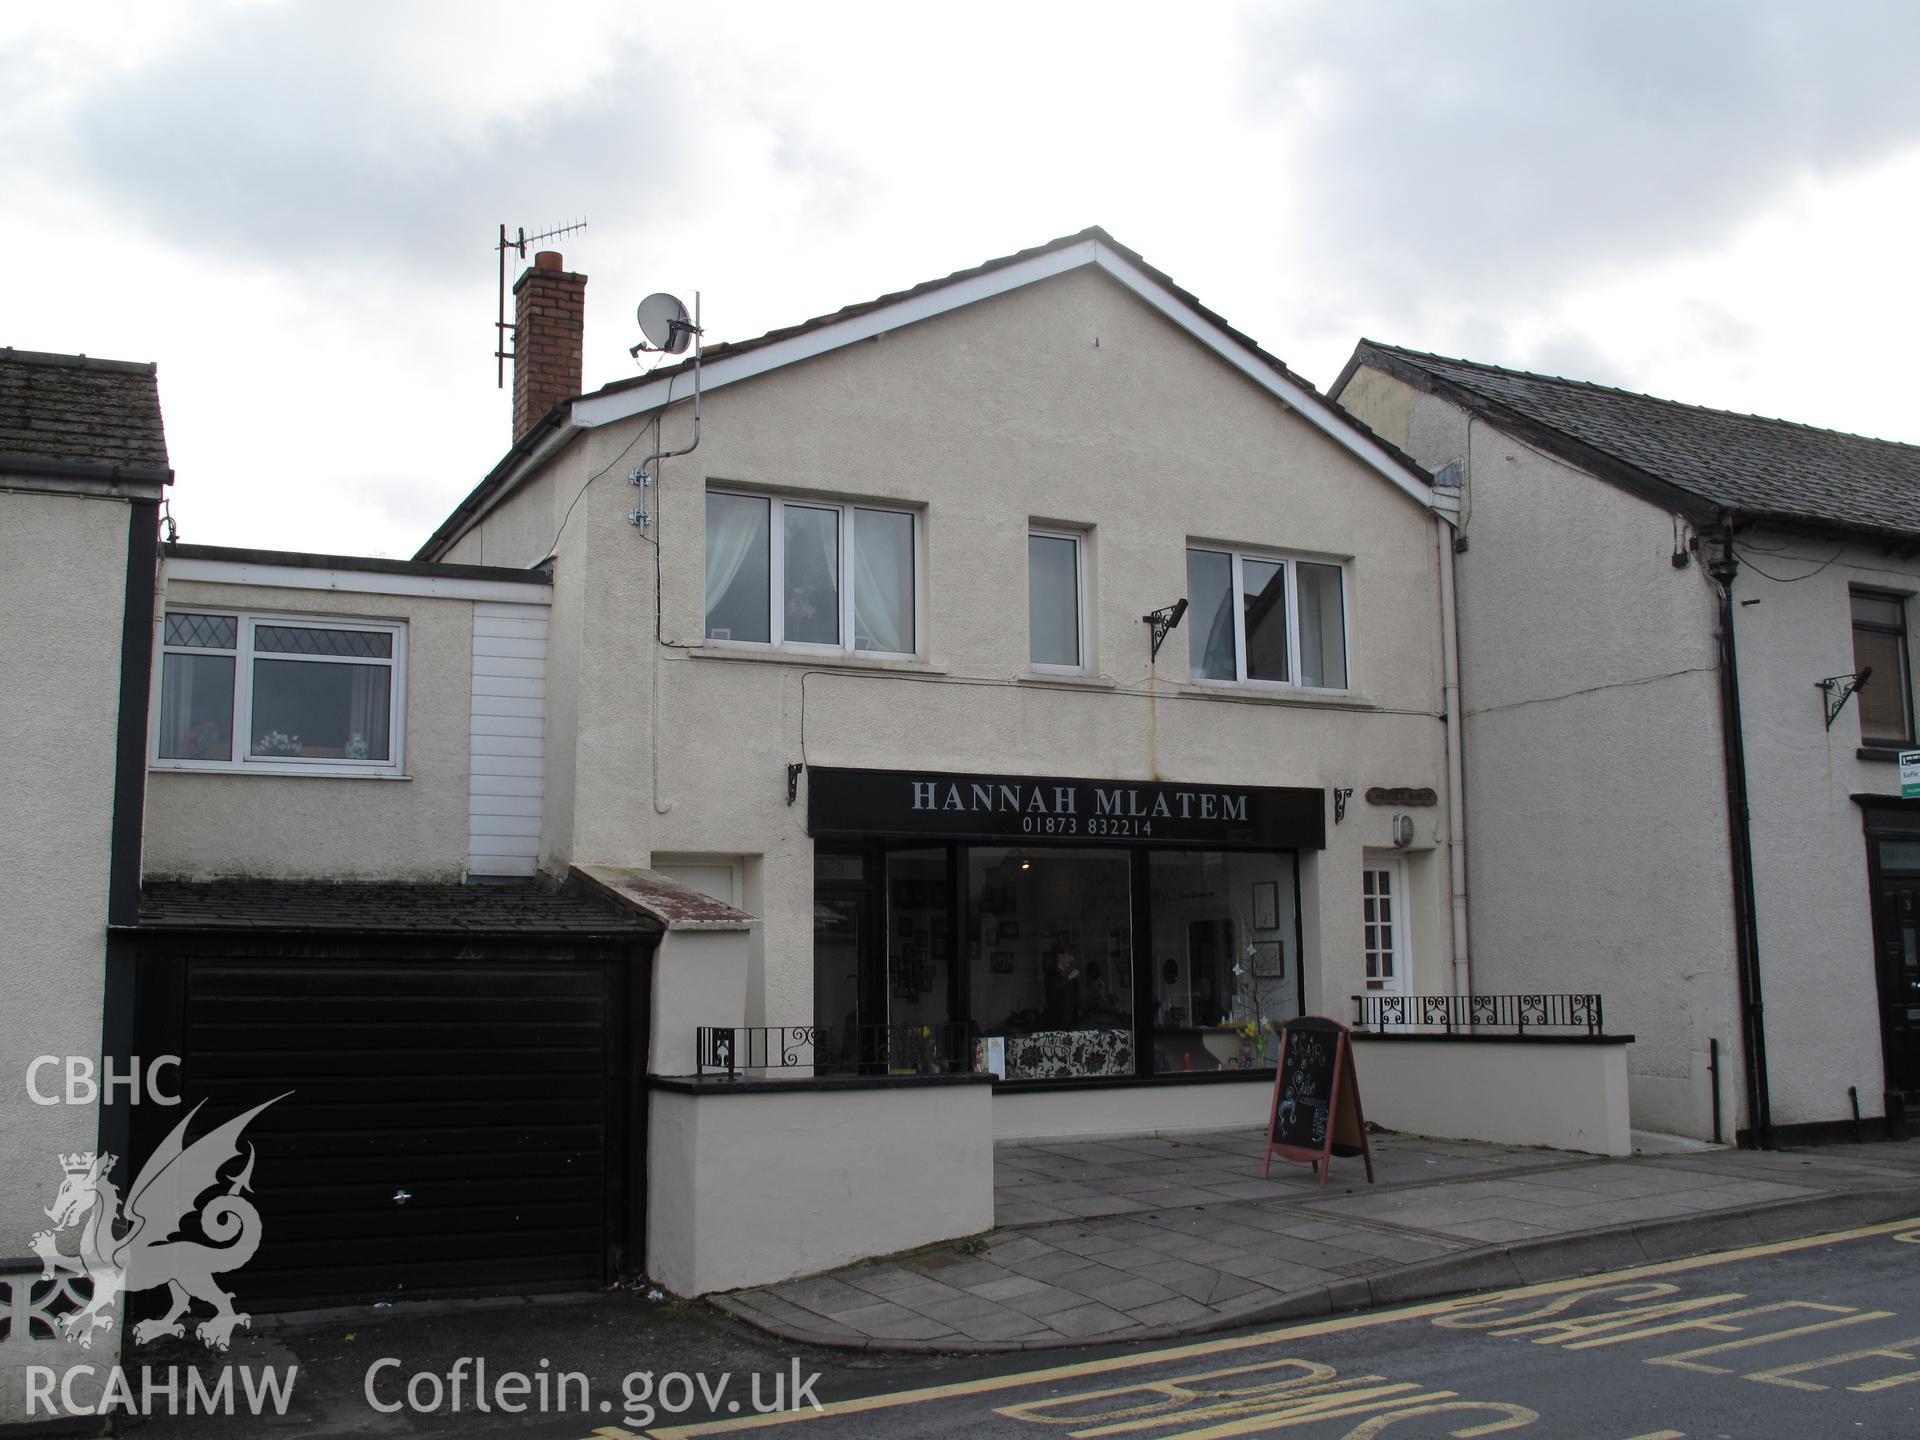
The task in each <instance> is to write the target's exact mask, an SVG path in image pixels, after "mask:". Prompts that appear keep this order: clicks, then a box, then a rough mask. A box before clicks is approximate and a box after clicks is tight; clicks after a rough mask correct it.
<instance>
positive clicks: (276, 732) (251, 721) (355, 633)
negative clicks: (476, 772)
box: [150, 608, 407, 775]
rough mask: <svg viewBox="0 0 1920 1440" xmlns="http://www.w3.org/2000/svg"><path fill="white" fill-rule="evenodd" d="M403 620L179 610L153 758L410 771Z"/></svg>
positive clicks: (257, 768) (314, 770)
mask: <svg viewBox="0 0 1920 1440" xmlns="http://www.w3.org/2000/svg"><path fill="white" fill-rule="evenodd" d="M406 656H407V627H406V625H405V624H403V623H400V622H385V621H368V620H345V619H341V620H333V619H319V618H316V617H314V616H311V615H261V614H252V613H249V612H244V611H238V612H236V611H219V610H201V609H198V608H192V609H189V608H177V609H169V610H168V611H167V613H166V616H165V617H164V619H163V620H162V622H161V634H160V664H159V667H158V670H159V673H158V675H157V676H156V677H155V691H156V694H155V700H154V725H153V740H152V750H151V754H150V759H151V763H152V764H153V766H154V767H155V768H156V769H162V770H227V771H236V770H237V771H252V772H269V773H278V774H327V773H337V774H352V775H390V774H398V773H400V763H401V745H402V738H403V735H404V731H405V725H404V716H405V710H406Z"/></svg>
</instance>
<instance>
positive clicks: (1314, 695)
mask: <svg viewBox="0 0 1920 1440" xmlns="http://www.w3.org/2000/svg"><path fill="white" fill-rule="evenodd" d="M1180 693H1181V694H1182V695H1184V696H1187V697H1188V698H1190V699H1194V700H1230V701H1240V702H1242V703H1245V702H1249V701H1250V702H1252V703H1253V704H1256V705H1301V706H1306V707H1308V708H1312V709H1320V710H1378V709H1379V708H1380V707H1379V706H1378V705H1377V704H1375V703H1374V702H1373V701H1371V700H1368V699H1366V698H1365V697H1364V696H1360V695H1355V694H1353V693H1351V692H1349V691H1320V690H1291V689H1282V688H1274V689H1271V690H1269V689H1266V688H1263V687H1260V686H1255V685H1228V684H1225V683H1221V684H1215V685H1209V684H1206V683H1204V682H1200V681H1193V680H1189V681H1188V682H1187V683H1186V684H1184V685H1182V686H1181V687H1180Z"/></svg>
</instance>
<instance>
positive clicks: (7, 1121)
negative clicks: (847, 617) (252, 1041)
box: [0, 348, 173, 1424]
mask: <svg viewBox="0 0 1920 1440" xmlns="http://www.w3.org/2000/svg"><path fill="white" fill-rule="evenodd" d="M172 479H173V470H172V468H171V466H170V465H169V463H168V460H167V442H166V435H165V432H164V430H163V428H162V425H161V420H160V397H159V388H158V382H157V380H156V378H155V369H154V367H153V366H152V365H139V364H132V363H128V362H125V361H118V360H99V359H94V358H92V357H89V356H85V355H49V354H42V353H39V352H35V351H27V350H15V349H12V348H6V349H0V617H4V621H0V658H4V662H5V667H6V674H7V677H8V679H7V683H6V684H5V685H0V734H3V735H5V736H6V737H7V752H8V758H9V761H10V763H11V770H12V773H11V775H10V777H9V780H8V786H7V794H8V801H7V805H6V807H5V811H4V815H5V824H4V825H0V916H4V917H5V924H4V926H0V986H3V987H4V988H3V989H0V996H3V997H4V998H0V1337H3V1338H5V1340H6V1342H7V1343H6V1344H4V1345H0V1424H5V1423H6V1422H7V1421H8V1420H10V1419H12V1418H14V1417H16V1416H18V1415H19V1414H20V1413H21V1406H22V1395H23V1391H22V1388H21V1387H22V1385H23V1383H24V1381H23V1378H22V1377H23V1374H24V1369H25V1367H26V1366H28V1365H30V1364H35V1363H47V1362H48V1361H49V1360H50V1359H51V1358H54V1357H56V1356H57V1355H58V1353H59V1351H60V1348H61V1346H62V1343H63V1342H62V1341H61V1340H60V1338H59V1337H58V1336H57V1335H56V1333H55V1332H54V1330H53V1324H54V1317H55V1316H56V1315H58V1314H60V1313H64V1312H65V1311H67V1310H70V1309H71V1308H73V1307H72V1305H71V1303H70V1299H69V1297H68V1295H67V1294H66V1293H64V1281H63V1279H62V1278H60V1277H56V1278H54V1279H52V1280H46V1281H43V1280H41V1278H40V1271H41V1262H40V1260H39V1259H38V1258H37V1257H35V1256H33V1255H31V1254H30V1253H29V1241H30V1238H31V1237H32V1236H33V1235H34V1234H35V1233H36V1232H38V1231H41V1230H44V1229H46V1228H47V1216H46V1207H48V1206H50V1205H52V1204H54V1200H55V1195H56V1192H58V1191H59V1189H60V1188H61V1184H62V1182H63V1181H64V1180H66V1178H67V1176H66V1172H65V1168H64V1166H63V1163H62V1161H63V1157H71V1156H80V1155H92V1154H95V1153H97V1152H100V1151H107V1150H113V1149H116V1148H117V1149H120V1150H124V1149H125V1148H126V1123H125V1122H126V1117H127V1114H128V1109H129V1107H128V1105H127V1103H126V1099H127V1092H126V1089H125V1087H123V1086H122V1087H116V1089H115V1091H114V1092H113V1093H114V1096H115V1098H116V1100H117V1102H118V1103H116V1104H115V1105H113V1106H112V1107H110V1108H106V1109H102V1108H100V1107H99V1106H98V1105H97V1104H96V1100H97V1097H98V1091H97V1090H96V1089H93V1088H90V1087H94V1086H97V1085H98V1084H99V1082H100V1081H101V1080H102V1079H103V1078H104V1077H103V1075H102V1074H101V1063H100V1062H101V1059H102V1054H103V1045H102V1036H103V1033H105V1034H106V1035H107V1036H108V1037H109V1038H108V1040H107V1045H106V1053H108V1054H112V1053H114V1048H115V1047H114V1041H113V1037H115V1036H119V1037H121V1040H122V1043H121V1045H120V1046H119V1050H120V1053H122V1054H124V1052H125V1045H124V1037H125V1035H126V1034H127V1033H128V1027H130V1025H131V1023H132V1018H133V1017H132V1014H131V1011H130V1010H129V1009H127V1008H126V1007H125V1006H124V1005H123V1004H116V1003H114V1001H115V999H116V994H117V992H116V988H115V986H114V985H113V983H112V980H113V978H114V977H116V976H117V977H119V978H120V979H121V980H125V979H126V978H128V970H129V967H130V965H131V963H132V952H131V949H130V947H129V946H128V945H127V944H126V943H125V942H124V940H122V939H119V938H114V937H115V936H116V932H114V931H112V930H110V928H109V927H110V926H122V925H127V924H130V923H131V922H132V920H133V918H134V914H135V912H136V911H137V909H138V906H139V889H140V806H141V795H142V782H143V771H144V770H145V764H144V755H143V746H144V743H145V735H146V695H147V663H148V654H149V651H150V649H151V644H152V639H151V637H152V616H153V574H154V551H155V547H156V544H157V541H158V532H159V523H158V514H159V506H160V500H161V496H162V495H163V494H164V493H165V488H166V486H167V485H168V484H170V483H171V482H172ZM118 998H120V999H124V998H125V997H124V993H123V992H119V993H118ZM42 1056H47V1057H51V1059H50V1060H48V1061H45V1062H40V1057H42ZM68 1057H73V1060H74V1062H75V1063H74V1065H73V1066H72V1067H69V1063H68ZM37 1062H39V1063H37ZM70 1068H71V1070H72V1071H73V1073H72V1075H71V1080H72V1089H71V1091H70V1090H69V1079H70V1075H69V1070H70ZM121 1073H124V1071H122V1072H121ZM69 1101H71V1103H69ZM69 1248H71V1247H69ZM105 1348H106V1349H107V1350H108V1352H109V1353H110V1351H111V1347H110V1346H109V1347H105Z"/></svg>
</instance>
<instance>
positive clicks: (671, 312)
mask: <svg viewBox="0 0 1920 1440" xmlns="http://www.w3.org/2000/svg"><path fill="white" fill-rule="evenodd" d="M636 318H637V319H638V320H639V321H640V333H641V334H642V335H644V336H646V337H647V343H648V344H649V345H651V346H652V347H653V348H654V349H655V350H664V351H665V352H666V353H667V354H669V355H681V354H684V353H685V352H686V348H687V346H688V344H690V343H691V342H692V340H693V322H692V321H691V320H690V319H688V317H687V307H686V306H684V305H682V304H681V303H680V302H679V301H678V300H677V299H675V298H674V297H673V296H671V295H668V294H666V293H665V292H664V291H663V292H659V293H656V294H653V295H649V296H647V298H646V299H644V300H642V301H641V302H640V309H639V311H638V313H637V316H636Z"/></svg>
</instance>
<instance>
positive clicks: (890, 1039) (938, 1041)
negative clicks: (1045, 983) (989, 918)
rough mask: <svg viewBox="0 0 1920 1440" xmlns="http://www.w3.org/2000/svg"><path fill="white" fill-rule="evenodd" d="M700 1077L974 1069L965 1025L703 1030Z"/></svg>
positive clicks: (697, 1046) (697, 1044) (697, 1056)
mask: <svg viewBox="0 0 1920 1440" xmlns="http://www.w3.org/2000/svg"><path fill="white" fill-rule="evenodd" d="M694 1065H695V1069H696V1071H697V1072H698V1073H699V1074H701V1075H712V1074H721V1075H737V1074H739V1073H740V1072H741V1071H751V1070H808V1071H811V1072H812V1073H813V1074H815V1075H928V1074H931V1075H944V1074H948V1073H950V1072H953V1071H968V1070H972V1069H973V1035H972V1031H971V1029H970V1027H968V1026H966V1025H955V1024H942V1025H702V1026H700V1027H699V1030H698V1032H697V1033H696V1035H695V1037H694Z"/></svg>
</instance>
